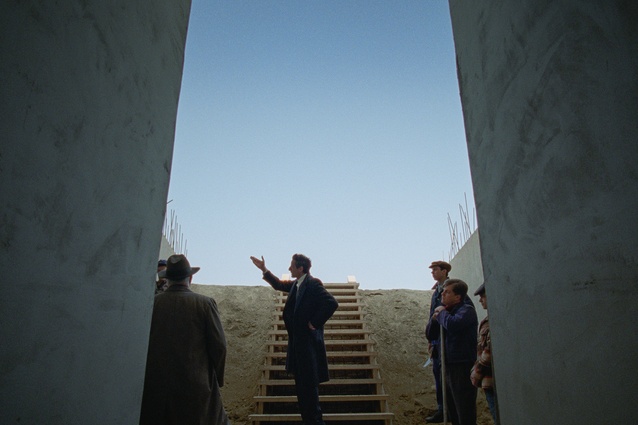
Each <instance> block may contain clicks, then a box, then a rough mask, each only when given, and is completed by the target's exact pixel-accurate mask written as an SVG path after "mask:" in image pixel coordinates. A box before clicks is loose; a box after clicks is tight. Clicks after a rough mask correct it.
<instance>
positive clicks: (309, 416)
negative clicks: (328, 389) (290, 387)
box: [295, 376, 324, 425]
mask: <svg viewBox="0 0 638 425" xmlns="http://www.w3.org/2000/svg"><path fill="white" fill-rule="evenodd" d="M295 387H296V389H297V403H298V405H299V411H300V413H301V419H302V420H303V423H304V424H307V425H324V422H323V417H322V414H321V407H320V406H319V388H318V385H317V384H314V383H312V382H305V381H304V379H303V378H301V379H300V378H297V377H296V376H295Z"/></svg>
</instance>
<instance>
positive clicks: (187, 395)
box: [140, 255, 230, 425]
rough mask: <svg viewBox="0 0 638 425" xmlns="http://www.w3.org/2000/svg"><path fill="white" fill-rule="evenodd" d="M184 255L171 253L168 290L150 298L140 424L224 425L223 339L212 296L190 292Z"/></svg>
mask: <svg viewBox="0 0 638 425" xmlns="http://www.w3.org/2000/svg"><path fill="white" fill-rule="evenodd" d="M198 271H199V267H191V265H190V263H189V262H188V260H187V259H186V257H185V256H183V255H171V256H170V257H169V258H168V260H167V261H166V269H165V270H162V271H160V272H159V273H158V276H159V277H160V278H166V280H167V281H168V289H166V291H164V292H162V293H160V294H158V295H156V296H155V303H154V306H153V318H152V320H151V334H150V338H149V344H148V357H147V360H146V377H145V379H144V394H143V396H142V412H141V416H140V425H181V424H215V425H227V424H228V425H229V424H230V422H229V421H228V417H227V416H226V412H225V411H224V407H223V405H222V399H221V395H220V392H219V388H220V387H221V386H222V385H223V384H224V366H225V363H226V337H225V335H224V329H223V328H222V323H221V320H220V317H219V312H218V310H217V304H216V303H215V300H213V299H212V298H209V297H206V296H204V295H200V294H196V293H194V292H192V291H191V290H190V288H189V287H190V285H191V282H192V280H193V275H194V274H195V273H197V272H198Z"/></svg>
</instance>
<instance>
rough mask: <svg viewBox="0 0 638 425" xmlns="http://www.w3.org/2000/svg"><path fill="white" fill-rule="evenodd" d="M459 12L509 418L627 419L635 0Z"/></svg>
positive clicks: (635, 263)
mask: <svg viewBox="0 0 638 425" xmlns="http://www.w3.org/2000/svg"><path fill="white" fill-rule="evenodd" d="M450 10H451V15H452V24H453V32H454V41H455V46H456V51H457V63H458V75H459V81H460V89H461V97H462V103H463V113H464V119H465V125H466V134H467V139H468V150H469V156H470V166H471V171H472V178H473V186H474V194H475V200H476V207H477V216H478V223H479V228H480V247H481V252H482V262H483V269H484V273H485V279H486V280H487V281H488V283H491V284H492V285H491V286H490V287H489V288H490V318H491V325H492V336H493V344H494V359H495V373H496V380H497V386H498V391H499V401H500V407H501V417H502V419H503V423H504V424H517V425H520V424H547V423H560V424H594V423H633V422H635V418H636V417H638V405H636V403H631V402H628V396H630V395H632V394H636V393H637V392H638V384H637V383H636V380H635V379H634V378H633V377H632V374H631V373H627V372H628V371H633V370H638V356H636V353H637V352H638V339H637V338H636V335H638V325H637V323H638V322H636V320H635V311H636V310H635V308H633V307H632V306H633V303H634V302H635V300H636V298H637V296H638V285H636V281H637V280H638V245H637V244H636V240H638V223H637V222H636V219H635V216H636V211H637V210H638V172H637V171H636V170H637V169H636V160H637V159H638V143H636V141H637V140H638V116H637V112H636V111H638V78H637V76H638V31H637V30H636V29H637V28H638V27H637V26H636V23H637V22H638V6H636V3H633V2H627V1H608V2H578V1H565V2H551V1H536V0H523V1H518V2H501V1H496V0H486V1H481V2H468V1H457V0H451V1H450ZM630 398H631V397H630Z"/></svg>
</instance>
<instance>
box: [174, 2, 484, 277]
mask: <svg viewBox="0 0 638 425" xmlns="http://www.w3.org/2000/svg"><path fill="white" fill-rule="evenodd" d="M465 196H467V200H468V205H469V210H470V213H473V211H474V206H473V205H474V204H473V202H474V201H473V196H472V186H471V180H470V171H469V165H468V157H467V147H466V144H465V131H464V126H463V118H462V112H461V104H460V97H459V88H458V82H457V77H456V64H455V55H454V43H453V39H452V30H451V23H450V16H449V9H448V4H447V1H443V0H436V1H435V0H420V1H400V2H390V1H385V0H384V1H370V0H366V1H352V0H349V1H332V0H328V1H293V0H289V1H273V0H268V1H257V0H254V1H210V0H194V1H193V5H192V10H191V17H190V26H189V30H188V38H187V44H186V60H185V65H184V76H183V80H182V90H181V95H180V103H179V112H178V119H177V129H176V138H175V147H174V156H173V165H172V173H171V183H170V189H169V196H168V199H169V200H172V202H171V203H170V204H169V205H168V208H169V211H170V210H171V209H173V210H175V213H176V215H177V220H178V222H179V224H180V225H181V229H182V233H183V234H184V238H186V240H187V250H188V257H189V260H190V261H191V264H193V265H196V266H200V267H201V268H202V270H201V271H200V272H199V273H198V274H197V275H195V278H194V282H195V283H203V284H215V285H263V284H265V283H264V282H263V281H262V280H261V273H260V271H259V270H258V269H257V268H255V266H254V265H253V264H252V263H251V261H250V260H249V257H250V256H251V255H255V256H261V255H263V256H264V257H265V259H266V265H267V266H268V268H269V269H271V270H272V271H273V272H274V273H275V274H276V275H278V276H280V275H281V274H282V273H287V268H288V266H289V264H290V257H291V255H292V254H293V253H296V252H299V253H303V254H306V255H308V256H309V257H310V258H311V259H312V261H313V267H312V271H311V272H312V274H313V275H315V276H316V277H318V278H320V279H322V280H323V281H324V282H345V281H346V278H347V276H348V275H354V276H356V278H357V281H358V282H360V284H361V288H363V289H380V288H384V289H388V288H406V289H429V288H430V287H431V285H432V278H431V276H430V274H429V269H428V268H427V266H428V265H429V264H430V262H431V261H433V260H439V259H445V260H448V259H449V252H450V236H449V228H448V219H447V217H448V214H450V216H451V217H452V220H453V221H460V215H459V204H463V205H465Z"/></svg>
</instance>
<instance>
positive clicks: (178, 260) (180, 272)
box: [157, 254, 199, 281]
mask: <svg viewBox="0 0 638 425" xmlns="http://www.w3.org/2000/svg"><path fill="white" fill-rule="evenodd" d="M198 271H199V267H191V264H190V263H189V262H188V260H187V259H186V257H184V256H183V255H182V254H177V255H171V256H170V257H168V260H167V261H166V270H162V271H160V272H159V273H157V276H158V277H165V278H166V279H168V280H173V281H175V280H182V279H185V278H187V277H188V276H192V275H194V274H195V273H197V272H198Z"/></svg>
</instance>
